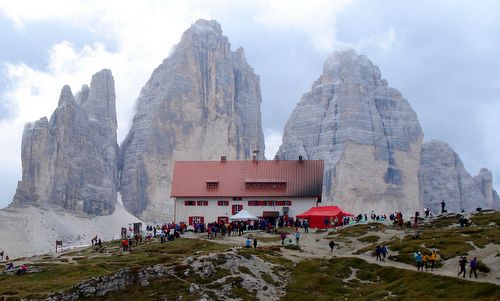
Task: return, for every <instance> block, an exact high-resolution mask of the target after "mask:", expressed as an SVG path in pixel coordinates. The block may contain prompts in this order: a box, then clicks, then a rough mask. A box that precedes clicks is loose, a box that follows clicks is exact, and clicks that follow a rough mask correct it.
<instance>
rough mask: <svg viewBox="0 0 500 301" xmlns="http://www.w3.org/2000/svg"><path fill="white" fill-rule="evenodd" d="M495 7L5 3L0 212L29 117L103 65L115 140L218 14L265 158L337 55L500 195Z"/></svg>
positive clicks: (0, 52)
mask: <svg viewBox="0 0 500 301" xmlns="http://www.w3.org/2000/svg"><path fill="white" fill-rule="evenodd" d="M498 16H500V5H499V4H498V2H497V1H458V0H453V1H452V0H450V1H438V0H432V1H400V0H394V1H392V0H380V1H379V0H365V1H356V0H352V1H350V0H345V1H303V0H284V1H268V0H262V1H201V0H200V1H161V0H158V1H123V0H117V1H100V0H95V1H92V0H90V1H84V0H81V1H69V0H61V1H51V0H44V1H38V0H33V1H20V0H2V1H1V2H0V45H1V46H0V132H1V133H2V143H0V150H1V153H2V156H1V157H0V207H3V206H6V205H7V204H8V203H9V202H10V201H11V200H12V197H13V195H14V193H15V189H16V185H17V181H18V180H20V179H21V158H20V153H21V136H22V130H23V126H24V124H25V123H26V122H30V121H35V120H38V119H39V118H40V117H43V116H48V117H50V114H51V113H52V112H53V111H54V109H55V108H56V107H57V100H58V96H59V92H60V90H61V88H62V86H63V85H64V84H69V85H70V86H71V88H72V90H73V92H74V93H75V92H77V91H78V90H79V89H80V87H81V86H82V84H87V83H89V82H90V78H91V76H92V74H93V73H95V72H97V71H99V70H101V69H103V68H110V69H111V70H112V72H113V75H114V77H115V82H116V93H117V112H118V137H119V138H118V139H119V142H121V140H122V139H123V138H124V136H125V135H126V133H127V131H128V130H129V127H130V124H131V119H132V116H133V113H134V109H133V107H134V102H135V99H136V98H137V96H138V95H139V92H140V89H141V88H142V86H143V85H144V84H145V82H146V81H147V80H148V78H149V76H150V74H151V72H152V71H153V69H154V68H155V67H156V66H158V65H159V64H160V63H161V62H162V60H163V59H164V58H166V57H167V56H168V54H169V51H170V49H171V48H172V46H173V45H174V44H176V43H177V42H179V39H180V37H181V34H182V32H183V31H184V30H186V29H187V28H188V27H189V26H190V25H191V24H192V23H193V22H194V21H196V20H197V19H199V18H208V19H215V20H217V21H218V22H219V23H221V25H222V30H223V32H224V34H225V35H226V36H228V37H229V41H230V42H231V44H232V48H233V50H234V49H236V48H237V47H239V46H242V47H243V48H244V49H245V54H246V57H247V60H248V62H249V63H250V65H252V66H253V68H254V70H255V72H256V73H257V74H259V75H260V79H261V89H262V97H263V103H262V118H263V126H264V132H265V135H266V156H267V157H268V158H272V157H273V156H274V152H275V151H276V150H277V148H278V146H279V144H280V143H281V134H282V131H283V127H284V124H285V122H286V120H287V119H288V117H289V116H290V113H291V111H292V110H293V108H294V107H295V105H296V104H297V102H298V101H299V100H300V97H301V96H302V94H304V93H306V92H307V91H308V90H309V89H310V87H311V84H312V82H313V81H314V80H315V79H316V78H317V77H318V76H319V75H320V73H321V69H322V63H323V61H324V60H325V59H326V57H327V56H328V55H329V54H330V53H331V52H332V51H334V50H336V49H342V48H345V47H352V48H354V49H355V50H356V51H357V52H358V53H360V54H365V55H367V56H368V57H369V58H370V59H371V60H372V61H373V62H374V64H376V65H378V66H379V67H380V69H381V72H382V77H384V78H386V79H387V80H388V82H389V85H390V86H392V87H395V88H397V89H398V90H399V91H401V92H402V93H403V95H404V96H405V97H406V98H407V99H408V101H409V102H410V104H411V105H412V107H413V109H414V110H415V111H416V112H417V115H418V117H419V120H420V122H421V124H422V127H423V130H424V133H425V138H424V139H425V140H426V141H430V140H431V139H439V140H443V141H445V142H447V143H449V144H450V145H451V146H452V147H453V148H454V150H455V151H456V152H457V153H458V154H459V155H460V156H461V158H462V161H463V162H464V164H465V166H466V168H467V170H468V171H469V172H470V173H471V174H472V175H475V174H477V173H478V171H479V169H480V168H481V167H488V168H489V169H490V170H492V171H493V173H494V181H495V186H496V187H500V186H499V185H498V183H500V155H499V151H498V149H499V147H500V120H499V113H500V59H499V56H500V18H499V17H498Z"/></svg>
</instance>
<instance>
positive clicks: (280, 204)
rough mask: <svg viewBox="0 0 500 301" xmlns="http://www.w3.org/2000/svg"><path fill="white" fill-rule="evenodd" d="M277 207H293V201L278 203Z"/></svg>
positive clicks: (276, 203)
mask: <svg viewBox="0 0 500 301" xmlns="http://www.w3.org/2000/svg"><path fill="white" fill-rule="evenodd" d="M275 205H276V206H292V201H276V202H275Z"/></svg>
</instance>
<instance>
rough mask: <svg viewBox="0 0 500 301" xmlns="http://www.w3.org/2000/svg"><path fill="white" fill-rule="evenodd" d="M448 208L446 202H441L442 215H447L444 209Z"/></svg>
mask: <svg viewBox="0 0 500 301" xmlns="http://www.w3.org/2000/svg"><path fill="white" fill-rule="evenodd" d="M445 206H446V203H445V202H444V200H442V201H441V213H443V214H444V213H445V212H446V210H444V207H445Z"/></svg>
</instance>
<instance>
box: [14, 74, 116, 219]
mask: <svg viewBox="0 0 500 301" xmlns="http://www.w3.org/2000/svg"><path fill="white" fill-rule="evenodd" d="M76 95H77V96H76V101H75V98H74V97H73V94H72V92H71V89H70V87H69V86H64V87H63V88H62V90H61V95H60V97H59V103H58V107H57V108H56V110H55V111H54V113H53V114H52V116H51V117H50V121H49V120H48V119H47V118H46V117H43V118H41V119H40V120H39V121H37V122H35V123H30V124H27V125H26V126H25V128H24V132H23V138H22V146H21V149H22V153H21V159H22V168H23V173H22V180H21V181H20V182H18V187H17V191H16V194H15V196H14V200H13V205H14V206H16V205H21V204H38V205H43V204H51V205H56V206H60V207H63V208H64V209H66V210H68V211H71V212H75V213H79V214H90V215H106V214H109V213H111V212H113V210H114V206H115V202H116V191H117V168H116V162H117V152H118V149H117V147H118V146H117V143H116V109H115V92H114V80H113V76H112V74H111V71H109V70H103V71H101V72H98V73H96V74H95V75H94V76H93V79H92V83H91V85H90V87H88V86H84V87H83V89H82V91H80V92H78V93H77V94H76Z"/></svg>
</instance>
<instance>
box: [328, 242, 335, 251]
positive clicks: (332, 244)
mask: <svg viewBox="0 0 500 301" xmlns="http://www.w3.org/2000/svg"><path fill="white" fill-rule="evenodd" d="M328 245H329V246H330V252H333V248H335V242H334V241H333V240H331V241H330V243H329V244H328Z"/></svg>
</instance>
